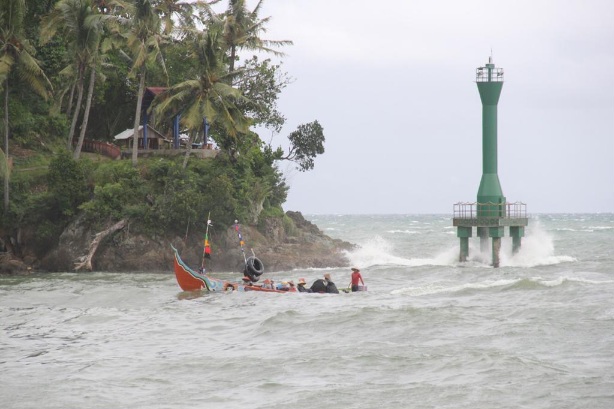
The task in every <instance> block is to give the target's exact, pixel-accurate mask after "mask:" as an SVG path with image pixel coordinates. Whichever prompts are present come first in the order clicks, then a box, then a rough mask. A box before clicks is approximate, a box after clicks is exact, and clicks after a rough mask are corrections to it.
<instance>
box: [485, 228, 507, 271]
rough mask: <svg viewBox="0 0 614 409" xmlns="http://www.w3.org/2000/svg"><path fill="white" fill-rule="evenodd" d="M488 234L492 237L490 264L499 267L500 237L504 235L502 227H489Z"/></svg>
mask: <svg viewBox="0 0 614 409" xmlns="http://www.w3.org/2000/svg"><path fill="white" fill-rule="evenodd" d="M488 235H489V236H490V237H492V266H493V267H495V268H497V267H499V253H500V251H501V237H503V235H504V229H503V227H490V228H489V229H488Z"/></svg>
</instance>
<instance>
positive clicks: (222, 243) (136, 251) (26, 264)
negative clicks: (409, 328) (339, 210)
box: [0, 211, 355, 274]
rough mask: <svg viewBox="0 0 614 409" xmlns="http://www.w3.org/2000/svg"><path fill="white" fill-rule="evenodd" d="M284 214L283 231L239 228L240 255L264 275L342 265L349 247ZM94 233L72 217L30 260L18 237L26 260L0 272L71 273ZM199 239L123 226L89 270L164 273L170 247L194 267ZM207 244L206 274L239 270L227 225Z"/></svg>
mask: <svg viewBox="0 0 614 409" xmlns="http://www.w3.org/2000/svg"><path fill="white" fill-rule="evenodd" d="M286 215H287V216H288V217H289V218H290V219H291V220H292V222H293V223H292V228H291V229H290V231H286V227H284V224H283V221H282V219H281V218H268V219H266V220H264V222H263V223H262V224H261V226H260V229H257V228H256V227H254V226H245V225H241V234H242V236H243V238H244V241H245V244H246V245H245V247H244V250H245V252H246V254H247V255H251V254H252V252H253V254H255V255H256V256H257V257H258V258H259V259H260V260H261V261H262V262H263V264H264V267H265V271H267V272H275V271H285V270H292V269H297V268H325V267H331V268H332V267H346V266H348V263H349V260H348V259H347V257H346V252H347V251H349V250H351V249H353V248H354V247H355V246H354V245H353V244H351V243H348V242H345V241H342V240H338V239H332V238H330V237H328V236H327V235H325V234H324V233H323V232H322V231H321V230H320V229H319V228H318V227H317V226H316V225H315V224H313V223H311V222H309V221H308V220H306V219H305V218H304V217H303V215H302V214H301V213H300V212H292V211H288V212H286ZM99 233H100V232H95V231H92V230H91V227H89V226H87V225H86V224H84V223H83V222H82V221H81V219H79V218H77V219H76V220H75V221H73V223H71V224H70V225H69V226H68V227H67V228H66V229H65V230H64V232H63V233H62V235H61V236H60V238H59V244H58V245H57V247H55V248H53V249H51V250H50V251H48V252H47V253H46V254H45V255H44V256H42V257H35V256H33V254H32V251H28V246H27V237H24V238H23V239H22V241H23V243H22V244H21V248H22V250H23V253H24V254H26V256H25V257H23V259H17V258H14V257H9V256H8V254H5V255H4V256H0V273H3V274H29V273H32V272H60V271H75V267H76V266H79V265H83V264H84V258H86V255H87V254H88V252H89V251H90V250H91V248H92V246H91V244H92V242H93V241H94V240H95V239H96V238H97V237H96V235H97V234H99ZM26 236H27V235H26ZM203 236H204V233H203V232H198V233H192V234H189V235H188V236H187V237H177V236H172V237H166V236H155V237H148V236H146V235H143V234H135V233H131V232H130V224H129V223H126V224H125V226H124V225H122V226H121V228H118V229H117V230H116V231H113V232H112V233H110V234H109V235H108V236H106V237H104V238H102V239H101V240H100V243H99V244H98V247H97V248H96V249H95V252H94V254H93V256H92V257H91V269H92V270H93V271H109V272H140V271H149V272H152V271H153V272H166V271H169V272H170V271H172V265H173V252H172V249H171V244H172V245H173V246H174V247H175V248H177V249H178V250H179V253H180V254H181V257H182V259H183V260H184V261H185V262H186V263H187V264H188V265H190V266H195V267H197V266H200V265H201V262H202V254H203ZM210 241H211V250H212V257H211V259H208V260H207V269H208V271H210V272H215V271H219V272H228V271H241V270H242V268H243V265H242V263H243V254H242V253H241V249H240V246H239V241H238V237H237V233H236V231H235V230H234V227H233V226H227V227H226V226H224V227H221V226H215V223H214V227H213V228H212V229H211V231H210ZM85 270H89V268H86V269H85ZM80 271H84V269H81V270H80Z"/></svg>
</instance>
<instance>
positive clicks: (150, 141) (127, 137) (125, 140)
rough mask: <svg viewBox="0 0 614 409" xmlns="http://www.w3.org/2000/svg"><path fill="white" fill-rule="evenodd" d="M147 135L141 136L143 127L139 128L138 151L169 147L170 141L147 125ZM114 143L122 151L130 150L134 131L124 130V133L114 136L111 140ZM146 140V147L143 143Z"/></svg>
mask: <svg viewBox="0 0 614 409" xmlns="http://www.w3.org/2000/svg"><path fill="white" fill-rule="evenodd" d="M146 132H147V135H144V134H143V126H142V125H141V126H139V146H138V149H167V148H169V147H170V146H171V143H172V141H171V140H170V139H166V138H165V137H164V135H162V134H161V133H160V132H158V131H156V130H155V129H154V128H152V127H151V126H149V125H147V130H146ZM113 139H115V143H116V144H117V145H119V146H120V147H121V148H122V149H131V148H132V144H133V141H134V129H132V128H130V129H126V130H125V131H123V132H121V133H119V134H117V135H115V137H114V138H113ZM145 139H147V146H146V147H145V146H144V143H143V141H144V140H145Z"/></svg>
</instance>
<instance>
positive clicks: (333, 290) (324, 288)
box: [243, 267, 365, 294]
mask: <svg viewBox="0 0 614 409" xmlns="http://www.w3.org/2000/svg"><path fill="white" fill-rule="evenodd" d="M243 283H244V284H245V285H246V286H252V287H253V286H256V284H254V283H253V282H252V281H251V279H250V277H248V276H244V277H243ZM360 284H362V286H364V285H365V282H364V280H363V278H362V275H361V274H360V270H359V269H358V268H356V267H353V268H352V275H351V283H350V289H351V291H352V292H354V291H360V289H361V286H360ZM258 286H259V287H261V288H263V289H269V290H278V291H298V292H301V293H327V294H339V289H338V288H337V286H336V285H335V283H334V282H333V280H332V278H331V276H330V274H329V273H326V274H324V276H323V278H318V279H317V280H315V281H314V282H313V283H312V284H311V287H307V282H306V281H305V279H304V278H299V279H298V283H297V284H296V285H295V284H294V281H292V280H290V281H282V282H280V283H275V282H274V281H273V280H271V279H268V278H267V279H265V280H264V281H263V282H262V284H261V285H258Z"/></svg>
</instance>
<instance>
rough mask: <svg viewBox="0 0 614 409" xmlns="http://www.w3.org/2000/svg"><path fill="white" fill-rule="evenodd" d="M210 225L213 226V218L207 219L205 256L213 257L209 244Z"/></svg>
mask: <svg viewBox="0 0 614 409" xmlns="http://www.w3.org/2000/svg"><path fill="white" fill-rule="evenodd" d="M209 226H213V225H212V224H211V220H209V219H208V220H207V230H206V232H205V249H204V255H203V257H204V258H211V245H210V244H209Z"/></svg>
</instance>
